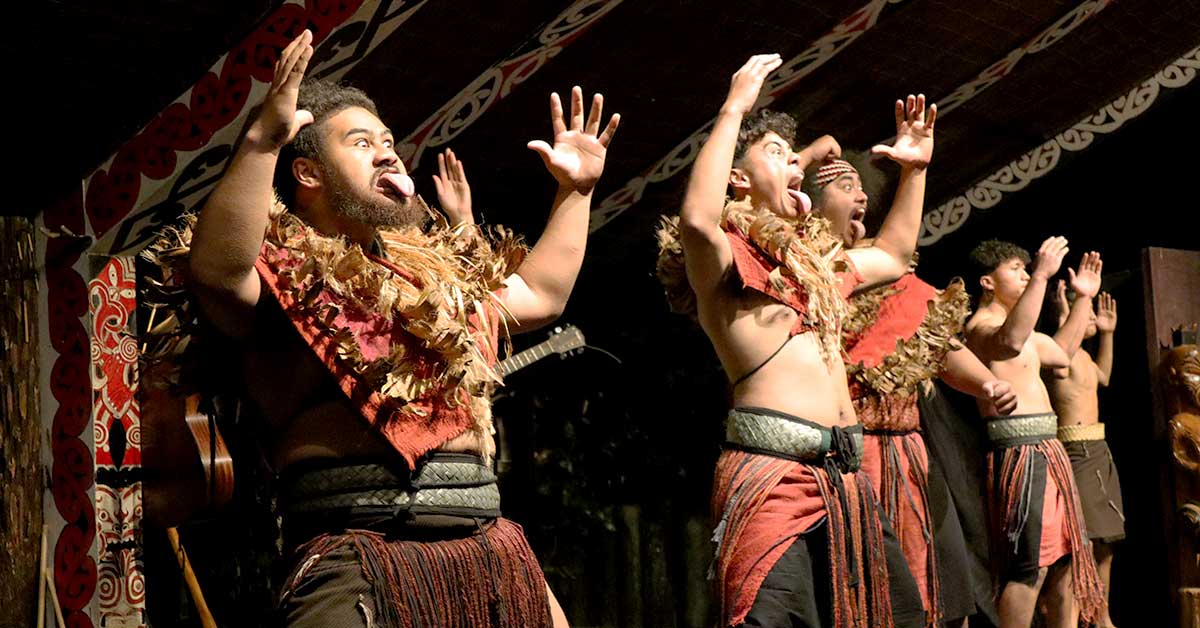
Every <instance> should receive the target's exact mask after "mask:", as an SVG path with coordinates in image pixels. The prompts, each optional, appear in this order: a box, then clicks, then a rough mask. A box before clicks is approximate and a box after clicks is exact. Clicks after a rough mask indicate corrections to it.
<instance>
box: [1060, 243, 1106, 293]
mask: <svg viewBox="0 0 1200 628" xmlns="http://www.w3.org/2000/svg"><path fill="white" fill-rule="evenodd" d="M1103 267H1104V262H1103V261H1101V260H1100V254H1099V253H1097V252H1095V251H1092V252H1090V253H1084V254H1083V259H1082V260H1080V261H1079V272H1075V269H1073V268H1068V269H1067V274H1068V275H1070V276H1071V289H1072V290H1074V291H1075V298H1079V297H1088V298H1091V297H1094V296H1096V295H1097V294H1099V293H1100V270H1101V269H1102V268H1103Z"/></svg>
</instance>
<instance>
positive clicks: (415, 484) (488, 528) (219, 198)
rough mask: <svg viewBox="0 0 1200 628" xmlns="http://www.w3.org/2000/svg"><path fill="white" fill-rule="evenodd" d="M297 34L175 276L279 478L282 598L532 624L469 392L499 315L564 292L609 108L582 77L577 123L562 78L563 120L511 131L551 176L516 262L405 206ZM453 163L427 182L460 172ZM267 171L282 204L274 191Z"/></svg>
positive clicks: (308, 619) (504, 318) (333, 613)
mask: <svg viewBox="0 0 1200 628" xmlns="http://www.w3.org/2000/svg"><path fill="white" fill-rule="evenodd" d="M311 42H312V35H311V33H309V32H308V31H304V33H302V34H301V35H300V36H299V37H298V38H297V39H296V40H295V41H293V42H292V43H291V44H290V45H288V47H287V48H285V49H284V50H283V52H282V53H281V55H280V58H279V62H278V63H277V65H276V70H275V76H274V80H273V81H272V84H271V87H270V89H269V91H268V93H267V96H266V98H265V100H264V102H263V104H262V107H261V110H260V113H259V114H258V117H257V119H256V120H255V121H254V122H253V123H252V124H251V126H250V127H249V129H248V131H247V133H246V136H245V137H244V138H243V140H242V142H241V144H240V145H239V147H238V150H237V153H236V154H235V156H234V157H233V160H232V162H231V163H230V165H229V168H228V170H227V171H226V173H225V175H224V177H223V178H222V179H221V181H220V183H219V184H218V185H217V187H216V189H215V190H214V191H213V193H212V195H211V196H210V197H209V199H208V201H207V202H206V204H205V206H204V208H203V211H202V212H201V213H200V215H199V219H198V222H197V224H196V227H195V235H194V238H193V241H192V243H191V244H192V248H191V260H190V270H191V279H192V282H191V287H192V293H193V295H194V297H195V299H197V300H198V302H199V304H200V306H201V307H202V309H203V311H204V313H205V315H206V318H207V319H208V321H209V322H210V323H211V325H212V326H214V327H215V328H216V329H217V330H219V331H220V332H221V333H223V334H224V335H226V336H229V337H232V338H233V339H234V340H235V341H236V342H237V347H238V349H237V351H236V352H235V354H231V355H229V356H228V364H229V368H230V369H237V371H238V373H239V375H238V376H239V378H240V379H241V383H242V386H241V388H242V391H243V393H244V394H245V396H246V397H247V398H248V399H249V400H250V401H251V402H253V403H254V404H255V405H256V406H257V407H258V409H259V410H260V411H261V413H262V414H263V415H264V416H265V418H266V422H267V426H266V428H265V432H266V433H268V434H269V435H270V442H269V443H266V444H265V447H266V448H267V450H268V452H269V455H270V457H271V458H272V460H273V463H274V465H275V467H276V470H277V471H279V472H281V473H282V474H283V477H284V482H283V490H282V493H283V494H282V496H281V509H282V510H283V511H284V527H285V536H286V542H287V545H288V546H289V548H291V549H295V551H294V554H293V557H292V563H291V564H292V565H293V568H292V570H291V576H290V577H289V578H288V580H287V581H286V582H285V584H284V587H283V594H282V596H281V600H280V607H281V608H280V611H281V612H280V614H281V616H282V619H283V621H284V622H285V623H286V625H288V626H334V625H336V626H366V625H377V624H382V625H400V624H401V623H405V624H407V623H410V622H413V621H415V622H417V623H420V624H422V625H448V624H452V623H453V624H456V625H459V624H464V623H470V624H471V625H492V623H491V622H492V621H499V622H500V623H501V624H503V625H550V623H551V614H552V612H553V615H554V617H553V619H554V622H555V623H556V624H565V618H564V617H563V616H562V612H561V610H560V609H558V607H557V603H555V602H554V600H553V596H552V595H551V594H550V593H549V589H548V588H547V587H546V585H545V579H544V578H543V576H542V572H541V569H540V568H539V566H538V565H537V561H536V559H535V558H534V556H533V553H532V551H531V550H530V548H529V546H528V543H527V542H526V541H525V538H524V535H523V533H522V531H521V529H520V526H517V525H516V524H514V523H512V522H510V521H507V520H505V519H503V518H502V517H500V513H499V494H498V492H497V491H496V487H495V477H494V476H493V475H492V472H491V468H490V466H489V465H488V464H487V461H488V459H489V458H490V456H491V452H493V451H494V444H493V440H492V435H491V429H490V428H491V420H490V407H489V398H488V395H489V392H490V391H491V390H492V388H493V385H494V384H495V382H496V381H497V379H496V377H495V375H494V372H493V369H492V365H493V364H494V361H495V358H496V352H497V342H498V340H497V336H498V330H499V329H500V328H501V326H502V325H507V327H508V329H510V330H514V331H528V330H531V329H535V328H537V327H539V326H541V325H544V324H547V323H549V322H550V321H552V320H554V319H555V318H556V317H557V316H558V315H559V313H560V312H561V310H562V308H563V306H564V304H565V302H566V299H567V297H568V295H569V294H570V292H571V289H572V287H573V285H574V282H575V278H576V276H577V275H578V272H579V268H580V265H581V263H582V259H583V252H584V245H585V242H586V237H587V224H588V216H589V209H590V205H591V195H592V190H593V188H594V186H595V184H596V181H597V179H598V178H599V177H600V174H601V173H602V171H603V169H604V162H605V156H606V150H607V147H608V144H609V142H610V141H611V139H612V136H613V133H614V132H615V131H616V128H617V124H618V118H617V116H613V117H612V119H611V121H610V122H609V123H608V125H607V127H606V128H605V129H604V130H603V133H601V132H600V131H601V128H600V122H601V103H602V99H601V96H600V95H599V94H597V95H596V96H595V98H594V100H593V103H592V108H591V115H590V117H588V118H587V120H586V122H585V119H584V116H585V111H584V105H583V94H582V91H581V90H580V89H579V88H578V87H576V88H574V90H572V98H571V107H570V109H571V111H570V118H569V119H566V120H564V116H563V108H562V105H561V103H560V102H559V99H558V96H557V94H554V95H552V96H551V122H552V124H553V127H554V133H555V135H554V139H553V144H550V143H547V142H542V141H536V142H530V144H529V148H531V149H532V150H534V151H535V152H536V153H537V154H538V155H539V156H540V157H541V158H542V160H543V161H544V162H545V165H546V168H547V170H548V171H549V173H550V174H551V175H552V176H553V177H554V179H555V180H556V181H557V183H558V194H557V195H556V197H555V200H554V205H553V207H552V208H551V210H550V216H549V219H548V222H547V225H546V228H545V231H544V232H543V234H542V236H541V238H540V239H539V240H538V242H537V245H536V246H534V247H533V249H532V250H531V251H530V252H529V253H528V255H527V256H525V257H524V258H523V261H522V259H521V256H520V255H519V254H517V253H515V251H516V249H517V247H516V246H515V245H514V244H513V243H511V242H500V243H492V242H489V241H488V240H487V239H486V238H484V236H483V235H482V234H481V233H480V232H479V231H477V230H476V229H475V228H474V227H473V226H471V225H469V224H466V225H462V224H460V225H459V226H458V227H457V228H451V226H450V225H448V224H446V223H445V222H444V221H438V222H437V223H435V224H434V226H433V227H432V228H424V227H423V226H424V225H425V224H426V222H427V220H428V218H429V215H428V212H427V208H425V207H424V205H423V203H422V202H421V201H420V199H419V197H417V196H416V195H415V189H414V187H415V186H414V183H413V181H412V179H411V178H410V177H409V176H408V174H407V172H406V171H405V166H404V164H403V163H402V162H401V161H400V159H399V158H398V157H397V155H396V153H395V150H394V146H393V135H392V132H391V130H389V129H388V128H387V127H386V126H385V125H384V123H383V122H382V121H381V120H380V119H379V117H378V114H377V113H376V110H375V106H374V103H372V102H371V101H370V99H369V98H367V96H366V94H364V93H362V92H361V91H358V90H355V89H352V88H347V87H343V86H340V85H335V84H331V83H322V82H305V83H303V84H302V83H301V80H302V78H303V76H304V72H305V69H306V67H307V64H308V61H309V59H311V57H312V54H313V49H312V46H311ZM281 154H282V156H281ZM277 166H278V173H277ZM455 170H456V169H455V168H454V167H453V166H452V167H450V168H449V171H447V170H446V169H443V170H442V176H441V178H440V179H439V181H438V185H439V188H441V187H446V189H447V190H450V188H453V187H454V186H456V185H457V184H458V181H457V177H454V176H451V177H449V178H448V174H449V175H453V174H454V171H455ZM277 174H278V175H279V176H278V178H277V179H276V181H275V183H277V184H278V185H279V186H280V193H281V194H282V195H283V197H284V200H285V202H286V203H287V204H288V205H290V211H281V210H282V209H283V208H281V207H278V206H276V207H273V198H274V195H275V191H274V189H273V186H272V183H273V177H275V176H276V175H277ZM451 179H454V180H451ZM454 222H456V223H463V222H468V223H469V222H470V221H469V219H463V218H462V217H461V216H460V217H458V218H455V220H454ZM264 234H265V236H264ZM493 247H504V248H500V249H498V250H497V249H494V248H493ZM432 489H436V490H432ZM297 546H299V547H297Z"/></svg>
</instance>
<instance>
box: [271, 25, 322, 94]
mask: <svg viewBox="0 0 1200 628" xmlns="http://www.w3.org/2000/svg"><path fill="white" fill-rule="evenodd" d="M311 44H312V32H311V31H309V30H308V29H304V31H302V32H301V33H300V35H299V36H298V37H296V38H295V39H293V40H292V41H291V43H289V44H288V45H287V46H286V47H285V48H284V49H283V51H282V52H280V53H279V60H278V61H277V62H276V63H275V78H274V80H273V81H272V86H273V87H276V88H282V87H298V86H299V85H300V79H302V78H304V71H305V70H307V69H308V61H309V59H311V58H312V52H313V51H312V46H311Z"/></svg>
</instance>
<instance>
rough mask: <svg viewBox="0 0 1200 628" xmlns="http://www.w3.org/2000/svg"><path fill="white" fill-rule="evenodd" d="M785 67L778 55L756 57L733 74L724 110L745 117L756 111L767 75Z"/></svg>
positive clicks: (751, 58)
mask: <svg viewBox="0 0 1200 628" xmlns="http://www.w3.org/2000/svg"><path fill="white" fill-rule="evenodd" d="M781 65H783V59H782V58H781V57H780V56H779V55H778V54H768V55H754V56H753V57H750V59H749V60H747V61H746V63H745V64H743V65H742V67H741V68H739V69H738V71H737V72H734V73H733V78H732V79H730V81H729V95H728V96H726V97H725V105H724V106H723V107H722V109H724V110H727V111H730V112H733V113H736V114H738V115H745V114H747V113H750V111H751V110H752V109H754V103H756V102H758V92H759V91H760V90H762V86H763V81H765V80H766V78H767V75H768V74H770V73H771V72H773V71H775V69H776V68H778V67H779V66H781Z"/></svg>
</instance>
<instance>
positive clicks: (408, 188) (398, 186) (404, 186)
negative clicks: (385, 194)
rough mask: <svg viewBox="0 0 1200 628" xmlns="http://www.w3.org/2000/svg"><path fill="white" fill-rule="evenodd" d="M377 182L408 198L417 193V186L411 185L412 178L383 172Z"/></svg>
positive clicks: (396, 173)
mask: <svg viewBox="0 0 1200 628" xmlns="http://www.w3.org/2000/svg"><path fill="white" fill-rule="evenodd" d="M379 181H380V182H381V183H383V184H384V185H386V186H388V187H390V188H392V189H393V190H395V191H396V193H397V194H399V195H400V196H403V197H404V198H408V197H410V196H412V195H414V194H416V193H417V186H416V185H415V184H413V180H412V177H410V176H408V175H406V174H400V173H398V172H385V173H383V174H381V175H379Z"/></svg>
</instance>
